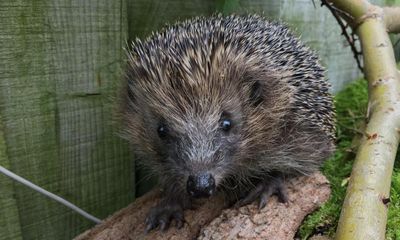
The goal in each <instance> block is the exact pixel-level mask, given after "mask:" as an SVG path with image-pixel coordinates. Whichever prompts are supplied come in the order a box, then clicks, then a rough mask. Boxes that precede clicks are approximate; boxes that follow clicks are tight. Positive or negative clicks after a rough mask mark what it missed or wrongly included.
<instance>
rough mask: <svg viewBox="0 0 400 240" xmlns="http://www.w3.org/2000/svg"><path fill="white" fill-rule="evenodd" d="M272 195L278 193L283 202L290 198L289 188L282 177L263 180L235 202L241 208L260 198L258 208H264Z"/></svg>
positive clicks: (279, 199)
mask: <svg viewBox="0 0 400 240" xmlns="http://www.w3.org/2000/svg"><path fill="white" fill-rule="evenodd" d="M272 195H276V196H277V197H278V201H279V202H281V203H287V202H288V199H289V198H288V194H287V189H286V186H285V184H284V181H283V178H282V177H277V178H270V179H268V180H266V181H262V182H261V183H259V184H258V185H257V186H256V187H255V188H254V189H252V190H251V191H250V192H249V193H248V194H247V196H246V197H244V198H243V199H241V200H239V201H238V202H237V203H236V204H235V207H237V208H239V207H242V206H244V205H248V204H250V203H252V202H254V201H255V200H257V199H259V203H258V208H259V209H262V208H264V207H265V206H266V205H267V203H268V200H269V198H270V197H271V196H272Z"/></svg>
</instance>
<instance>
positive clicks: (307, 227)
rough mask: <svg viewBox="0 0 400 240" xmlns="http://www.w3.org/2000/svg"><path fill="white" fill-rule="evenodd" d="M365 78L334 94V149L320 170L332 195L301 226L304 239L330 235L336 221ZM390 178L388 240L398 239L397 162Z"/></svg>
mask: <svg viewBox="0 0 400 240" xmlns="http://www.w3.org/2000/svg"><path fill="white" fill-rule="evenodd" d="M367 89H368V87H367V81H365V80H364V79H360V80H357V81H355V82H354V83H352V84H350V85H349V86H348V87H347V88H345V89H344V90H343V91H341V92H339V93H338V94H337V95H336V96H335V106H336V112H337V150H336V152H335V154H334V156H333V157H331V158H330V159H329V160H327V161H326V162H325V164H324V166H323V168H322V172H323V173H324V175H325V176H326V177H327V178H328V179H329V181H330V182H331V188H332V195H331V198H330V199H329V201H328V202H326V203H325V204H324V205H323V206H322V207H321V208H320V209H319V210H318V211H316V212H314V213H313V214H311V215H309V216H308V217H307V218H306V220H305V221H304V223H303V225H302V226H301V228H300V232H299V233H300V236H301V238H302V239H307V238H308V237H310V236H311V235H313V234H316V233H323V234H324V235H329V236H333V235H334V233H335V230H336V227H337V222H338V220H339V215H340V210H341V206H342V203H343V200H344V196H345V193H346V187H347V181H348V178H349V176H350V173H351V167H352V164H353V160H354V157H355V153H354V151H352V145H354V143H353V142H354V140H353V139H354V136H356V135H357V134H359V132H358V129H360V128H361V127H362V124H363V122H364V121H363V119H364V118H365V113H366V106H367V102H368V90H367ZM399 162H400V161H399V160H396V164H397V165H396V166H395V169H394V173H393V178H392V188H391V197H390V199H391V203H390V205H389V206H390V207H389V215H388V216H389V217H388V225H387V236H386V238H387V239H400V229H399V228H398V226H400V214H399V213H400V166H399V165H400V164H399Z"/></svg>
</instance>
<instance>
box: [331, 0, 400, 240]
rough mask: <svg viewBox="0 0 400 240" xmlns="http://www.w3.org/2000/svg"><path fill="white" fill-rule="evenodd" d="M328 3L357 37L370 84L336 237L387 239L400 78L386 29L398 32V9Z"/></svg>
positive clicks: (345, 0)
mask: <svg viewBox="0 0 400 240" xmlns="http://www.w3.org/2000/svg"><path fill="white" fill-rule="evenodd" d="M329 2H330V3H331V4H333V5H334V6H335V7H336V8H338V9H340V10H341V14H342V15H343V16H345V17H344V18H345V19H346V20H347V21H348V23H349V25H350V26H352V27H353V29H354V30H355V31H356V34H357V35H358V36H359V38H360V41H361V47H362V51H363V59H364V69H365V75H366V78H367V80H368V85H369V90H368V91H369V103H368V104H369V107H368V110H369V111H368V116H367V119H368V123H367V125H366V128H365V132H364V136H363V139H362V140H361V142H360V146H359V148H358V152H357V156H356V159H355V162H354V166H353V170H352V174H351V177H350V182H349V186H348V189H347V193H346V198H345V201H344V204H343V208H342V212H341V216H340V220H339V224H338V229H337V233H336V239H338V240H347V239H349V240H350V239H351V240H353V239H363V240H368V239H371V240H372V239H373V240H377V239H385V228H386V221H387V207H388V203H389V191H390V182H391V175H392V170H393V164H394V159H395V156H396V152H397V147H398V144H399V140H400V134H399V133H400V132H399V130H400V75H399V72H398V70H397V69H396V62H395V58H394V53H393V48H392V44H391V42H390V39H389V36H388V33H387V31H388V30H389V31H393V32H396V31H398V26H399V23H400V21H399V20H400V11H399V8H392V9H388V8H385V10H384V9H383V8H380V7H378V6H375V5H372V4H370V3H369V2H368V1H366V0H329ZM395 12H396V14H395ZM385 13H388V15H387V16H386V17H385ZM389 14H390V15H389Z"/></svg>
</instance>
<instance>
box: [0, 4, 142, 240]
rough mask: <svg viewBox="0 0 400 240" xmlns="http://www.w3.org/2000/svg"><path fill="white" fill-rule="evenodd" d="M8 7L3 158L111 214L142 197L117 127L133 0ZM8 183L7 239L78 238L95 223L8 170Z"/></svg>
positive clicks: (2, 31)
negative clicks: (129, 0) (116, 100)
mask: <svg viewBox="0 0 400 240" xmlns="http://www.w3.org/2000/svg"><path fill="white" fill-rule="evenodd" d="M0 11H1V14H0V16H1V17H0V18H1V19H0V22H1V24H0V46H1V47H0V66H1V67H0V116H1V119H2V123H3V124H2V129H1V130H2V131H3V133H4V135H3V136H4V144H1V146H2V147H3V148H1V150H2V151H1V152H2V153H0V154H1V156H2V157H1V158H0V159H2V160H1V164H5V165H7V163H8V167H9V169H10V170H12V171H14V172H15V173H17V174H19V175H21V176H23V177H25V178H27V179H29V180H31V181H33V182H34V183H36V184H38V185H40V186H42V187H44V188H45V189H47V190H49V191H52V192H54V193H56V194H59V195H61V196H62V197H64V198H66V199H67V200H69V201H71V202H73V203H75V204H77V205H78V206H80V207H82V208H83V209H85V210H86V211H88V212H90V213H92V214H94V215H95V216H97V217H100V218H104V217H106V216H107V215H109V214H110V213H112V212H113V211H115V210H117V209H119V208H121V207H123V206H125V205H126V204H128V203H129V202H130V201H132V200H133V198H134V176H133V172H134V169H133V164H132V159H131V155H130V154H129V149H128V147H127V145H126V144H125V143H124V142H123V141H122V140H120V139H119V138H118V137H117V136H116V132H115V128H113V127H112V124H111V116H112V111H113V110H112V104H111V96H112V95H113V94H114V93H115V89H116V83H117V82H119V81H120V79H121V74H122V71H121V68H122V62H123V60H124V58H125V55H124V53H123V47H124V46H125V41H126V38H127V24H126V2H125V1H105V0H104V1H95V0H93V1H66V0H65V1H63V0H58V1H45V0H41V1H27V0H25V1H1V3H0ZM3 155H4V156H5V157H3ZM4 159H5V160H4ZM0 189H1V192H2V194H1V196H2V197H1V199H2V200H3V199H6V200H5V201H7V203H8V205H1V209H2V210H0V211H1V213H3V212H4V213H5V214H6V215H3V214H1V215H0V219H1V221H2V222H5V224H0V232H1V233H2V234H0V239H2V240H3V239H18V237H22V238H23V239H71V237H72V236H75V235H76V234H77V233H79V232H81V231H82V230H84V229H86V228H87V227H90V226H92V225H93V224H92V223H91V222H89V221H88V220H86V219H84V218H83V217H81V216H79V215H77V214H76V213H73V212H71V211H70V210H69V209H66V208H64V207H63V206H60V205H59V204H58V203H55V202H54V201H51V200H48V199H46V198H45V197H43V196H42V195H39V194H38V193H35V192H33V191H32V190H29V189H27V188H26V187H24V186H21V185H19V184H16V183H12V184H11V183H10V180H9V179H6V178H5V177H4V176H2V175H1V176H0ZM3 196H6V197H5V198H3ZM7 196H8V197H7ZM13 201H14V202H13ZM8 215H10V216H13V217H7V218H6V217H4V216H8ZM18 228H20V234H19V235H18V231H17V230H18Z"/></svg>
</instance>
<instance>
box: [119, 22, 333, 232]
mask: <svg viewBox="0 0 400 240" xmlns="http://www.w3.org/2000/svg"><path fill="white" fill-rule="evenodd" d="M127 65H128V66H127V71H126V77H125V81H124V83H125V84H124V87H123V88H122V89H123V90H122V93H121V104H120V107H119V112H120V116H121V121H122V123H123V126H124V129H123V136H124V137H125V138H126V139H127V140H128V141H129V142H130V144H131V145H132V147H133V149H134V151H135V156H136V158H137V159H138V161H140V163H141V164H142V165H143V166H145V167H146V168H148V169H149V170H150V171H151V172H152V173H154V174H156V175H157V176H158V180H159V183H160V185H161V188H162V189H163V198H162V200H161V201H160V202H159V203H158V205H156V206H155V207H154V208H152V209H151V210H150V211H149V213H148V215H147V218H146V219H145V220H144V221H145V224H146V231H150V230H152V229H156V228H159V229H161V230H165V229H167V228H168V227H169V225H170V223H171V222H175V224H176V226H177V227H178V228H179V227H181V226H182V225H183V223H184V217H183V212H184V210H185V209H188V208H191V206H192V202H193V201H194V200H195V199H196V198H206V197H209V196H211V195H214V194H216V193H221V194H223V195H224V196H225V197H226V199H227V201H228V202H229V203H232V204H234V206H238V207H240V206H243V205H247V204H250V203H252V202H255V201H258V206H259V208H263V207H265V205H266V203H267V201H268V199H269V197H271V196H272V195H276V196H277V197H278V200H279V201H281V202H286V201H288V196H287V193H286V189H285V185H284V181H285V180H287V179H288V178H291V177H296V176H299V175H307V174H310V173H312V172H314V171H316V170H318V168H319V167H320V165H321V164H322V163H323V161H324V160H325V159H327V158H328V157H329V156H330V155H331V153H332V152H333V150H334V148H335V146H334V142H335V127H334V122H335V121H334V119H335V112H334V107H333V103H332V96H331V94H330V93H329V88H330V85H329V83H328V81H327V79H326V78H325V76H324V75H325V70H324V68H323V67H322V66H321V64H320V63H319V59H318V57H317V56H316V54H315V53H314V52H313V51H312V50H310V49H309V48H308V47H306V46H305V45H304V44H303V43H302V42H301V41H300V40H299V39H298V38H297V37H296V36H294V35H293V34H292V33H291V32H290V31H289V29H288V27H286V26H285V25H284V24H282V23H280V22H272V21H268V20H267V19H265V18H263V17H261V16H257V15H248V16H238V15H231V16H221V15H215V16H212V17H196V18H193V19H190V20H186V21H182V22H178V23H176V24H174V25H170V26H167V27H166V28H164V29H163V30H161V31H159V32H156V33H153V34H152V35H151V36H150V37H148V38H147V39H146V40H145V41H141V40H136V41H135V42H134V43H133V45H132V50H131V51H130V52H129V53H128V64H127Z"/></svg>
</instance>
